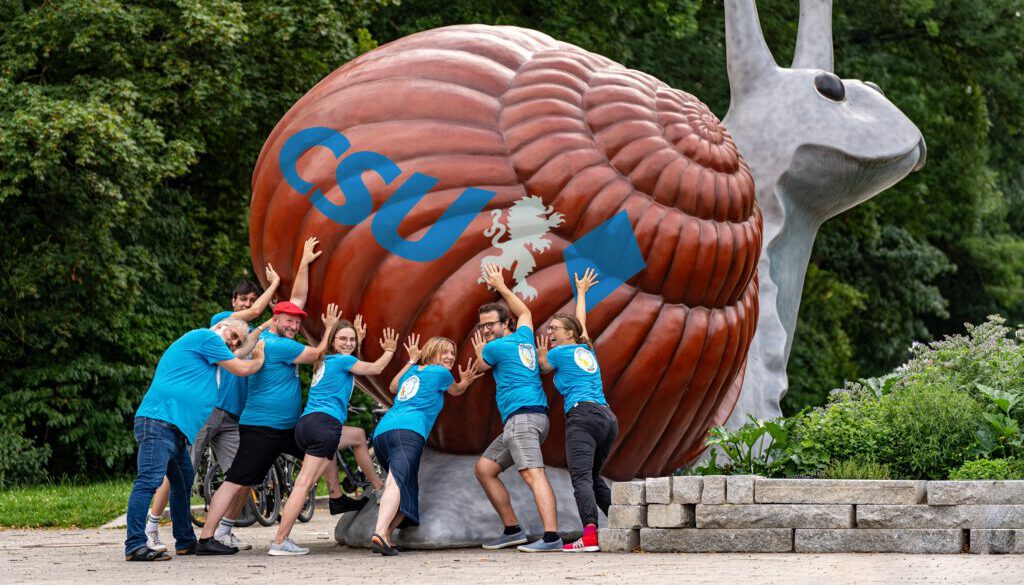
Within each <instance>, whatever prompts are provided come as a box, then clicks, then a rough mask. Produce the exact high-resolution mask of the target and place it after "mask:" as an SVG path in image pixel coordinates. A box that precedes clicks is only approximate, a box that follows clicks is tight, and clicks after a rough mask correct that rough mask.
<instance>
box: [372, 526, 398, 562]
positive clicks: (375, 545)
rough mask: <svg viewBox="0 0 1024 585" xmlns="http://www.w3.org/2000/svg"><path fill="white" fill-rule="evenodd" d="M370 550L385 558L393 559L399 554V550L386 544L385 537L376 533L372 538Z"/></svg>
mask: <svg viewBox="0 0 1024 585" xmlns="http://www.w3.org/2000/svg"><path fill="white" fill-rule="evenodd" d="M370 550H372V551H373V552H375V553H379V554H380V555H382V556H385V557H393V556H397V555H398V554H399V553H398V549H396V548H394V547H392V546H391V545H390V544H388V543H387V542H385V541H384V537H383V536H381V535H379V534H377V533H376V532H374V533H373V536H371V537H370Z"/></svg>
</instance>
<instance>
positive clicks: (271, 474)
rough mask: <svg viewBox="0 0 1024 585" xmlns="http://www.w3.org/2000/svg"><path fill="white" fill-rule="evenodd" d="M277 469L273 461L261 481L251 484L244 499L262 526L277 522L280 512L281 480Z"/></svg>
mask: <svg viewBox="0 0 1024 585" xmlns="http://www.w3.org/2000/svg"><path fill="white" fill-rule="evenodd" d="M278 469H279V467H278V466H277V464H276V463H275V464H274V466H273V467H271V468H270V471H268V472H267V476H266V477H264V478H263V481H262V482H260V483H259V484H257V485H254V486H252V489H251V490H250V492H249V498H248V499H247V500H246V504H245V505H246V507H247V508H249V511H250V513H252V515H253V516H254V517H255V518H256V521H257V522H259V523H260V524H261V525H263V526H271V525H272V524H274V522H277V517H278V516H279V515H280V514H281V481H280V479H279V478H280V476H279V475H278Z"/></svg>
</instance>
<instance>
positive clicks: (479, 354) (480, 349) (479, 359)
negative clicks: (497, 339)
mask: <svg viewBox="0 0 1024 585" xmlns="http://www.w3.org/2000/svg"><path fill="white" fill-rule="evenodd" d="M485 345H487V338H485V337H484V332H483V331H480V330H479V329H477V330H476V332H475V333H473V351H474V352H476V369H477V370H479V371H480V372H486V371H487V370H489V369H491V364H489V363H487V360H485V359H484V346H485Z"/></svg>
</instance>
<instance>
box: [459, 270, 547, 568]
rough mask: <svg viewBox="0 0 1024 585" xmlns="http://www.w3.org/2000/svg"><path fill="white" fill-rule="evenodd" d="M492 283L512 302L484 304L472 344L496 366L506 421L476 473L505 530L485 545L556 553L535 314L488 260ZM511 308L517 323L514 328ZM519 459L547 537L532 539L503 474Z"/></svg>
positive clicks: (483, 364)
mask: <svg viewBox="0 0 1024 585" xmlns="http://www.w3.org/2000/svg"><path fill="white" fill-rule="evenodd" d="M485 278H486V280H487V284H488V285H490V286H491V287H492V288H494V290H496V291H498V293H499V294H500V295H501V297H502V298H503V299H505V302H506V303H508V307H507V308H506V307H505V305H502V304H500V303H488V304H486V305H483V306H482V307H480V310H479V315H480V322H479V324H478V325H477V331H476V333H474V334H473V347H474V349H475V350H476V355H477V358H478V362H477V368H478V369H481V370H486V369H488V368H494V384H495V387H496V393H495V399H496V400H497V402H498V412H499V414H500V415H501V422H502V423H503V424H504V425H505V427H504V430H503V432H502V434H501V435H499V436H498V438H496V439H494V441H493V442H492V443H491V444H490V446H488V447H487V449H486V450H485V451H484V453H483V455H481V456H480V459H478V460H477V463H476V477H477V480H478V481H479V482H480V485H481V486H483V488H484V493H486V494H487V498H488V499H489V500H490V501H491V505H492V506H494V509H495V510H496V511H497V512H498V515H499V516H500V517H501V521H502V523H503V524H504V525H505V531H504V533H503V534H502V535H500V536H498V537H497V538H495V539H493V540H491V541H489V542H487V543H485V544H484V545H483V547H484V548H486V549H499V548H505V547H508V546H515V545H520V546H519V550H521V551H523V552H555V551H561V550H562V539H561V538H560V537H559V536H558V510H557V507H556V504H555V494H554V492H553V491H552V490H551V484H550V483H548V478H547V475H546V474H545V472H544V458H543V456H542V455H541V451H540V444H541V443H543V442H544V439H545V438H546V437H547V436H548V429H549V426H550V423H549V421H548V414H547V412H548V399H547V396H545V394H544V388H543V387H542V386H541V383H540V371H539V368H538V367H537V347H536V346H535V345H534V338H533V315H532V314H531V313H530V309H529V308H528V307H527V306H526V303H524V302H523V301H521V300H520V299H519V297H517V296H516V295H515V294H514V293H513V292H512V291H511V290H509V288H508V286H506V285H505V278H504V276H502V273H501V268H500V267H499V266H497V265H494V264H488V265H487V267H486V268H485ZM509 308H511V310H512V313H513V314H515V316H516V319H517V320H518V324H517V326H516V328H515V331H514V332H513V331H512V328H511V327H510V320H509V314H508V311H509ZM513 463H514V464H515V466H516V469H518V470H519V475H520V476H521V477H522V478H523V481H525V482H526V485H527V486H528V487H529V488H530V491H531V492H533V499H534V501H535V502H536V504H537V511H538V512H540V519H541V522H542V523H543V524H544V537H543V538H542V539H540V540H538V541H536V542H533V543H530V544H525V543H526V542H527V538H526V532H524V531H523V529H522V528H520V527H519V520H518V519H517V518H516V513H515V511H514V510H513V509H512V503H511V501H510V499H509V495H508V490H507V489H505V484H503V483H502V482H501V480H500V479H499V478H498V475H499V474H500V473H501V472H502V471H504V470H505V469H508V468H509V467H511V466H512V464H513Z"/></svg>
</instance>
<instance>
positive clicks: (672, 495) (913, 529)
mask: <svg viewBox="0 0 1024 585" xmlns="http://www.w3.org/2000/svg"><path fill="white" fill-rule="evenodd" d="M599 538H600V543H601V550H603V551H609V552H633V551H637V550H639V551H644V552H807V553H823V552H837V553H838V552H895V553H926V554H946V553H963V552H970V553H973V554H1024V481H911V480H823V479H767V478H763V477H756V476H749V475H748V476H728V477H726V476H704V477H699V476H676V477H656V478H648V479H646V480H635V481H630V482H619V483H616V484H613V485H612V507H611V510H610V511H609V514H608V528H606V529H602V530H601V531H600V534H599Z"/></svg>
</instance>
